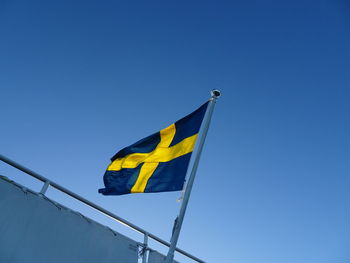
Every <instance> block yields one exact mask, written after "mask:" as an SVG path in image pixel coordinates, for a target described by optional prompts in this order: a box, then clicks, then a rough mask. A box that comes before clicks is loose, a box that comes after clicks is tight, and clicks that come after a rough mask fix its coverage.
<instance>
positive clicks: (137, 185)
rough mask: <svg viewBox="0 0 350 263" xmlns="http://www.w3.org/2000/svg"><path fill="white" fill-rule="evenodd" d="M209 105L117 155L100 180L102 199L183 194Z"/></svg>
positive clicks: (206, 104) (204, 105)
mask: <svg viewBox="0 0 350 263" xmlns="http://www.w3.org/2000/svg"><path fill="white" fill-rule="evenodd" d="M207 106H208V102H207V103H205V104H203V105H202V106H201V107H199V108H198V109H197V110H195V111H194V112H192V113H191V114H189V115H187V116H186V117H184V118H182V119H180V120H178V121H176V122H175V123H173V124H171V125H170V126H168V127H167V128H165V129H163V130H161V131H159V132H156V133H154V134H152V135H150V136H148V137H146V138H144V139H142V140H140V141H138V142H136V143H134V144H132V145H130V146H128V147H126V148H124V149H122V150H120V151H119V152H117V153H116V154H115V155H114V156H113V157H112V158H111V161H112V162H111V163H110V165H109V166H108V167H107V170H106V172H105V174H104V176H103V181H104V184H105V188H102V189H99V193H102V194H103V195H123V194H129V193H154V192H168V191H179V190H182V188H183V185H184V182H185V177H186V172H187V168H188V165H189V162H190V158H191V153H192V151H193V149H194V146H195V143H196V139H197V137H198V132H199V129H200V126H201V123H202V121H203V118H204V115H205V112H206V109H207Z"/></svg>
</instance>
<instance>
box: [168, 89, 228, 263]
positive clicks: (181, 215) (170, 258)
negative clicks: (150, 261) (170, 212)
mask: <svg viewBox="0 0 350 263" xmlns="http://www.w3.org/2000/svg"><path fill="white" fill-rule="evenodd" d="M220 95H221V92H220V91H219V90H212V91H211V98H210V99H209V101H210V102H209V105H208V108H207V112H206V117H205V120H204V124H203V125H204V126H203V130H202V135H201V137H200V140H199V144H198V149H197V154H196V157H195V159H194V162H193V166H192V171H191V174H190V176H189V179H188V182H187V185H186V190H185V194H184V197H183V200H182V205H181V208H180V212H179V215H178V216H177V218H176V220H175V223H174V228H173V233H172V236H171V240H170V247H169V251H168V254H167V257H166V260H165V263H172V262H173V259H174V251H175V249H176V244H177V240H178V239H179V235H180V230H181V226H182V222H183V219H184V216H185V212H186V208H187V204H188V200H189V199H190V195H191V190H192V186H193V182H194V178H195V176H196V172H197V168H198V164H199V159H200V156H201V153H202V150H203V145H204V141H205V138H206V136H207V133H208V129H209V125H210V121H211V117H212V115H213V111H214V106H215V103H216V100H217V98H218V97H220Z"/></svg>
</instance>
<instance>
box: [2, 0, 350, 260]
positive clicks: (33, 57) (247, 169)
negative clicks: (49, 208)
mask: <svg viewBox="0 0 350 263" xmlns="http://www.w3.org/2000/svg"><path fill="white" fill-rule="evenodd" d="M349 15H350V4H349V2H348V1H346V0H343V1H341V0H334V1H330V0H327V1H325V0H323V1H322V0H321V1H319V0H318V1H316V0H306V1H300V0H297V1H291V0H289V1H273V0H268V1H243V0H241V1H1V2H0V89H1V93H0V102H1V103H0V110H1V113H2V114H1V125H0V127H1V129H0V135H1V139H0V149H1V154H3V155H6V156H7V157H9V158H11V159H13V160H15V161H17V162H19V163H21V164H23V165H25V166H27V167H29V168H31V169H33V170H34V171H37V172H38V173H40V174H42V175H44V176H46V177H48V178H50V179H51V180H53V181H55V182H58V183H60V184H62V185H63V186H65V187H67V188H69V189H71V190H73V191H75V192H77V193H78V194H80V195H83V196H84V197H86V198H88V199H90V200H91V201H93V202H96V203H98V204H100V205H101V206H103V207H105V208H107V209H109V210H111V211H112V212H114V213H116V214H118V215H119V216H121V217H123V218H125V219H127V220H129V221H131V222H133V223H135V224H136V225H139V226H140V227H142V228H144V229H146V230H148V231H150V232H151V233H153V234H156V235H158V236H160V237H161V238H163V239H166V240H169V238H170V234H171V229H172V224H173V220H174V219H175V217H176V215H177V213H178V209H179V204H178V203H177V202H176V199H177V198H178V197H179V196H180V193H179V192H175V193H161V194H135V195H126V196H102V195H99V194H98V193H97V189H98V188H101V187H103V181H102V176H103V173H104V170H105V168H106V166H107V165H108V163H109V158H110V157H111V156H112V155H113V154H114V153H116V151H118V150H119V149H121V148H123V147H125V146H127V145H129V144H131V143H133V142H135V141H136V140H138V139H141V138H143V137H145V136H147V135H149V134H151V133H153V132H156V131H158V130H160V129H162V128H164V127H166V126H167V125H169V124H171V123H173V122H174V121H176V120H177V119H179V118H181V117H183V116H184V115H186V114H188V113H190V112H191V111H193V110H194V109H195V108H196V107H198V106H199V105H201V104H202V103H203V102H204V101H205V100H207V99H208V98H209V91H210V90H211V89H213V88H219V89H221V90H222V93H223V96H222V97H221V98H220V100H219V101H218V103H217V107H216V110H215V112H214V117H213V121H212V125H211V127H210V131H209V134H208V137H207V142H206V145H205V148H204V152H203V155H202V159H201V163H200V167H199V170H198V174H197V178H196V182H195V185H194V189H193V192H192V196H191V199H190V203H189V207H188V212H187V215H186V218H185V221H184V225H183V229H182V233H181V235H180V239H179V243H178V245H179V247H181V248H183V249H185V250H187V251H188V252H190V253H193V254H194V255H196V256H198V257H199V258H202V259H204V260H206V261H208V262H220V263H221V262H224V263H231V262H232V263H236V262H237V263H281V262H283V263H296V262H298V263H310V262H317V263H347V262H350V252H349V251H350V250H349V244H350V224H349V222H350V203H349V201H350V191H349V184H350V168H349V159H350V153H349V149H350V140H349V134H350V124H349V115H350V106H349V99H350V16H349ZM0 173H1V174H3V175H6V176H8V177H10V178H12V179H15V180H16V181H19V182H20V183H24V184H26V185H28V186H30V187H31V188H34V189H35V190H39V189H40V187H41V184H38V183H34V182H32V180H29V179H28V178H27V177H26V176H25V175H24V174H21V173H17V172H16V171H15V170H14V169H10V168H8V167H6V166H5V165H3V164H0ZM48 195H49V196H50V197H52V198H55V199H56V200H57V201H58V202H61V203H63V204H66V205H68V206H70V207H72V208H74V209H77V210H79V211H82V212H83V213H84V214H85V215H87V216H89V217H91V218H94V219H96V220H98V221H99V222H101V223H103V224H107V225H110V226H111V227H112V228H114V229H116V230H118V231H124V230H122V228H120V226H119V225H118V224H116V223H113V222H112V221H111V220H109V219H106V218H104V217H103V216H100V215H98V214H96V213H94V212H93V211H91V210H90V209H88V208H85V207H81V206H79V204H77V203H76V202H73V201H71V200H69V199H68V198H66V197H64V196H63V195H61V194H59V193H57V192H56V191H55V190H52V189H50V190H49V191H48ZM127 234H129V232H128V233H127ZM130 235H133V234H130ZM133 237H134V238H136V239H138V240H139V241H141V240H142V236H139V235H137V234H135V236H133ZM183 262H187V261H185V260H184V261H183Z"/></svg>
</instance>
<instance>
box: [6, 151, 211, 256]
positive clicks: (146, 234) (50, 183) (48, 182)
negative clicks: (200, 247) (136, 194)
mask: <svg viewBox="0 0 350 263" xmlns="http://www.w3.org/2000/svg"><path fill="white" fill-rule="evenodd" d="M0 160H1V161H3V162H4V163H7V164H8V165H10V166H12V167H14V168H17V169H18V170H21V171H22V172H24V173H26V174H28V175H30V176H32V177H34V178H36V179H38V180H39V181H42V182H43V183H44V185H43V187H42V188H41V190H40V194H43V195H44V194H45V193H46V191H47V189H48V188H49V186H51V187H53V188H55V189H57V190H59V191H61V192H63V193H65V194H67V195H69V196H71V197H73V198H74V199H76V200H79V201H80V202H82V203H84V204H86V205H88V206H90V207H91V208H94V209H96V210H97V211H99V212H101V213H102V214H104V215H107V216H109V217H111V218H113V219H114V220H115V221H117V222H119V223H121V224H123V225H126V226H128V227H130V228H131V229H133V230H134V231H137V232H139V233H141V234H143V235H144V243H143V246H144V248H145V249H147V246H148V239H149V238H152V239H153V240H155V241H157V242H159V243H161V244H162V245H164V246H167V247H169V246H170V243H169V242H167V241H165V240H163V239H161V238H159V237H157V236H155V235H153V234H151V233H149V232H148V231H146V230H144V229H142V228H140V227H138V226H136V225H134V224H133V223H131V222H129V221H127V220H125V219H123V218H121V217H120V216H117V215H116V214H114V213H112V212H110V211H108V210H106V209H104V208H103V207H101V206H99V205H97V204H95V203H93V202H91V201H89V200H87V199H85V198H84V197H82V196H80V195H78V194H76V193H74V192H72V191H70V190H68V189H67V188H65V187H63V186H61V185H59V184H57V183H55V182H53V181H51V180H49V179H48V178H46V177H44V176H42V175H40V174H38V173H36V172H34V171H32V170H30V169H28V168H26V167H24V166H22V165H20V164H18V163H16V162H14V161H12V160H10V159H9V158H7V157H5V156H3V155H1V154H0ZM175 250H176V251H177V252H179V253H180V254H182V255H184V256H186V257H188V258H190V259H192V260H194V261H196V262H199V263H205V261H203V260H201V259H199V258H197V257H195V256H193V255H191V254H190V253H187V252H186V251H184V250H182V249H180V248H176V249H175ZM145 255H146V253H144V256H143V259H142V263H146V257H145Z"/></svg>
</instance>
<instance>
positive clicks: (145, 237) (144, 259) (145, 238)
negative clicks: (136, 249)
mask: <svg viewBox="0 0 350 263" xmlns="http://www.w3.org/2000/svg"><path fill="white" fill-rule="evenodd" d="M147 249H148V234H147V233H145V234H144V235H143V251H142V263H146V262H147Z"/></svg>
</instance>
